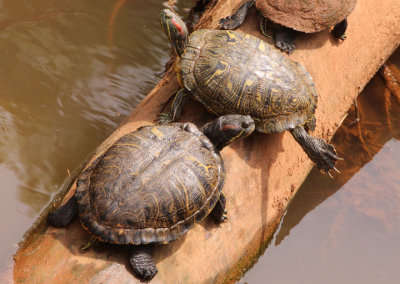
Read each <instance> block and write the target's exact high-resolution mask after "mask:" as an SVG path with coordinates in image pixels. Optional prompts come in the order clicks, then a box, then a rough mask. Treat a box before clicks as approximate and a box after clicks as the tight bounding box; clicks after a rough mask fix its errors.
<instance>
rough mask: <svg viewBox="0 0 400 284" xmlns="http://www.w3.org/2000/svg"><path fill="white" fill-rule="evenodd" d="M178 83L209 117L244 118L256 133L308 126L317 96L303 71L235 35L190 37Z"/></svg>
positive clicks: (212, 32)
mask: <svg viewBox="0 0 400 284" xmlns="http://www.w3.org/2000/svg"><path fill="white" fill-rule="evenodd" d="M178 77H179V81H180V82H181V83H182V84H183V87H185V88H186V89H188V90H189V91H190V92H191V93H192V94H193V96H194V97H195V99H197V100H198V101H200V102H201V103H202V104H203V105H204V106H205V107H206V108H207V109H208V110H209V111H211V112H213V113H215V114H217V115H224V114H232V113H236V114H243V115H246V114H248V115H250V116H251V117H252V118H253V119H254V121H255V123H256V130H258V131H260V132H265V133H275V132H282V131H285V130H288V129H291V128H294V127H296V126H297V125H302V124H305V123H309V122H312V121H314V112H315V108H316V104H317V94H316V90H315V86H314V84H313V82H312V78H311V76H310V74H309V73H308V72H307V70H306V69H305V68H304V67H303V66H301V65H300V64H298V63H297V62H294V61H292V60H290V59H289V58H288V57H287V56H285V55H283V54H282V53H281V52H280V51H278V50H277V49H276V48H274V47H273V46H271V45H269V44H267V43H266V42H264V41H262V40H260V39H259V38H256V37H254V36H251V35H249V34H245V33H243V32H240V31H228V30H197V31H195V32H193V33H192V34H191V35H190V37H189V42H188V45H187V47H186V50H185V52H184V54H183V55H182V58H181V60H180V62H178Z"/></svg>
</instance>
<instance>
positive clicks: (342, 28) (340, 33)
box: [332, 18, 347, 40]
mask: <svg viewBox="0 0 400 284" xmlns="http://www.w3.org/2000/svg"><path fill="white" fill-rule="evenodd" d="M346 30H347V18H346V19H344V20H343V21H341V22H340V23H339V24H337V25H335V27H334V28H333V30H332V34H333V35H334V36H335V37H336V38H337V39H341V40H344V39H346V34H345V33H346Z"/></svg>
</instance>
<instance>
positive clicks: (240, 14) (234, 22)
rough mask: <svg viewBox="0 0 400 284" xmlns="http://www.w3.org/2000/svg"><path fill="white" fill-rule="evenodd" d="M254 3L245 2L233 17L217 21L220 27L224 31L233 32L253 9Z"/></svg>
mask: <svg viewBox="0 0 400 284" xmlns="http://www.w3.org/2000/svg"><path fill="white" fill-rule="evenodd" d="M253 5H254V1H247V2H245V3H244V4H243V5H242V6H241V7H240V8H239V9H238V10H237V11H236V12H235V13H234V14H233V15H231V16H228V17H225V18H222V19H221V20H219V24H220V27H221V28H222V29H224V30H233V29H236V28H237V27H238V26H240V25H241V24H242V23H243V21H244V19H245V18H246V14H247V11H248V10H249V9H250V8H251V7H253Z"/></svg>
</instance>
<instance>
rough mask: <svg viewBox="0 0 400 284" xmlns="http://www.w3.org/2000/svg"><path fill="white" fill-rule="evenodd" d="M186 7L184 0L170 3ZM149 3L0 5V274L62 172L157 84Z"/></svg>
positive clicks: (8, 1)
mask: <svg viewBox="0 0 400 284" xmlns="http://www.w3.org/2000/svg"><path fill="white" fill-rule="evenodd" d="M180 2H183V3H181V4H180V8H181V9H180V11H182V8H183V6H191V5H192V4H193V3H192V2H190V1H180ZM162 8H163V6H162V1H156V0H146V1H139V0H127V1H125V0H85V1H83V0H69V1H61V0H34V1H33V0H32V1H22V0H4V1H1V3H0V62H1V64H0V180H1V185H0V189H1V195H2V198H0V228H1V243H0V271H1V270H2V268H4V267H5V266H8V265H10V264H11V263H12V254H13V253H14V252H15V250H16V248H17V246H16V245H17V243H18V242H19V241H20V240H21V237H22V235H23V234H24V232H25V231H26V230H27V229H28V228H29V227H30V226H31V224H32V222H33V221H34V220H35V219H36V217H37V215H38V213H40V211H41V210H42V208H44V207H45V206H46V205H47V204H48V202H49V200H50V199H51V198H52V196H53V195H54V194H55V193H56V192H57V191H58V190H59V188H60V185H61V184H62V183H63V181H64V180H65V179H66V178H67V176H68V173H69V172H72V170H73V169H74V168H75V167H76V166H77V165H79V163H80V162H81V161H82V160H83V159H84V158H85V157H86V156H87V155H88V154H89V153H90V152H91V151H92V150H94V148H95V147H96V146H97V145H98V144H99V143H100V142H102V141H103V140H104V139H105V138H106V137H107V136H108V135H109V134H110V133H111V132H112V131H113V130H114V129H115V128H116V127H117V126H118V124H119V123H120V122H121V121H122V119H123V118H124V117H125V116H126V115H128V114H129V113H130V112H131V110H132V109H133V108H134V107H135V106H136V105H137V104H138V102H139V101H140V100H141V99H142V98H143V97H144V95H146V94H147V93H148V92H149V91H150V90H151V89H152V88H153V86H154V85H155V84H156V83H157V82H158V80H159V79H160V73H161V72H162V71H163V69H164V64H165V63H166V62H167V61H168V60H169V52H168V49H169V44H168V43H167V42H166V40H165V38H164V36H163V35H162V34H161V30H160V27H159V13H160V11H161V9H162Z"/></svg>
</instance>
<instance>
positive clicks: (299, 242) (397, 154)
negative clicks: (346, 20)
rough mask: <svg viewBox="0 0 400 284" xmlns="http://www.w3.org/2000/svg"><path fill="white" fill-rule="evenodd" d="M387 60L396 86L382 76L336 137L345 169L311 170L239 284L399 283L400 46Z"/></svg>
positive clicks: (359, 100)
mask: <svg viewBox="0 0 400 284" xmlns="http://www.w3.org/2000/svg"><path fill="white" fill-rule="evenodd" d="M387 65H388V66H390V70H391V71H392V75H395V76H397V82H394V84H392V85H391V86H390V90H391V91H392V92H390V91H389V89H388V88H387V87H386V86H385V82H384V80H383V79H382V77H381V76H379V75H376V76H375V77H374V78H373V79H372V80H371V82H370V83H369V84H368V85H367V87H366V89H365V90H364V91H363V92H362V93H361V94H360V96H359V97H358V99H357V106H358V112H357V113H358V116H356V113H355V108H354V107H353V109H352V110H351V111H350V113H349V115H348V116H347V118H346V120H345V121H344V124H343V125H342V126H341V127H340V129H339V130H338V132H337V133H336V134H335V137H334V139H333V141H332V142H333V144H334V145H336V146H337V150H338V153H339V154H340V156H342V157H345V161H341V162H340V163H338V167H339V168H340V170H341V171H342V173H341V174H337V175H335V178H334V179H330V178H328V177H326V176H323V175H321V174H320V173H319V172H318V170H316V169H313V170H312V171H311V173H310V175H309V176H308V177H307V179H306V181H305V182H304V184H303V185H302V187H301V188H300V189H299V192H298V193H297V194H296V196H295V198H294V199H293V201H292V202H291V204H290V205H289V208H288V210H287V212H286V215H285V216H284V218H283V221H282V223H281V225H280V227H279V229H278V230H277V232H276V234H275V236H274V239H273V240H272V242H271V244H270V246H269V247H268V248H267V249H266V251H265V253H264V255H263V256H262V257H261V258H260V259H259V260H258V263H257V264H256V265H254V267H253V268H252V269H251V270H250V271H249V272H248V273H247V274H246V275H245V276H244V277H243V279H241V281H240V282H239V283H245V282H247V283H249V284H254V283H255V284H257V283H267V281H268V282H271V283H296V284H297V283H399V279H400V266H399V263H400V246H399V240H400V141H399V140H400V104H399V102H400V100H399V95H400V92H398V93H397V96H396V91H395V88H398V89H397V90H400V88H399V83H400V72H399V70H400V69H399V67H400V49H398V50H397V52H396V53H395V54H394V55H393V56H392V57H391V59H390V60H389V61H388V63H387ZM396 66H398V67H396ZM381 73H382V74H383V72H381ZM392 83H393V82H392ZM388 86H389V84H388ZM357 117H358V118H359V119H360V121H359V123H357V122H356V118H357Z"/></svg>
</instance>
